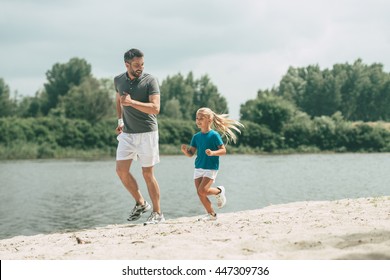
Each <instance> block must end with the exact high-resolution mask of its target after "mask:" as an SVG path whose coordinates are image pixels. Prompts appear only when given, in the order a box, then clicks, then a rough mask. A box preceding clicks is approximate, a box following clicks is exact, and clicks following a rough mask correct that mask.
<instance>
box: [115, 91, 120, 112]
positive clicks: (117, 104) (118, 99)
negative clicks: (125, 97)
mask: <svg viewBox="0 0 390 280" xmlns="http://www.w3.org/2000/svg"><path fill="white" fill-rule="evenodd" d="M115 101H116V117H117V118H118V119H121V118H122V105H121V97H120V95H119V92H117V93H116V99H115Z"/></svg>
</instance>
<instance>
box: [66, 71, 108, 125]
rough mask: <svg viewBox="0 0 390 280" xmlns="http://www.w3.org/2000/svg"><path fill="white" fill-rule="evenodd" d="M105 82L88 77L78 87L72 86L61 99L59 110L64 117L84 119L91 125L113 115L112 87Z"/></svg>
mask: <svg viewBox="0 0 390 280" xmlns="http://www.w3.org/2000/svg"><path fill="white" fill-rule="evenodd" d="M108 86H109V85H108V84H107V83H106V81H104V80H103V81H99V80H97V79H95V78H92V77H89V78H87V79H84V81H83V82H82V83H81V84H80V85H79V86H73V87H72V88H70V90H69V92H68V93H67V94H66V95H64V96H62V97H61V100H60V105H59V109H60V110H63V112H64V113H65V117H67V118H72V119H84V120H87V121H89V122H91V123H95V122H98V121H100V120H102V119H103V118H106V117H109V116H111V115H113V108H114V94H115V92H114V91H113V86H112V87H111V88H107V87H108Z"/></svg>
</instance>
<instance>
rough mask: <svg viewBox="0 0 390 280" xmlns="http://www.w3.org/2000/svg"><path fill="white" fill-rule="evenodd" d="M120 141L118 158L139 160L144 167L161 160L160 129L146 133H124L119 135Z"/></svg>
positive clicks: (117, 152) (117, 151)
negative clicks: (159, 146)
mask: <svg viewBox="0 0 390 280" xmlns="http://www.w3.org/2000/svg"><path fill="white" fill-rule="evenodd" d="M117 139H118V141H119V143H118V148H117V150H116V160H129V159H132V160H138V159H139V161H140V162H141V166H142V167H150V166H154V165H155V164H156V163H159V162H160V155H159V149H158V131H152V132H145V133H124V132H122V133H121V134H119V135H118V137H117Z"/></svg>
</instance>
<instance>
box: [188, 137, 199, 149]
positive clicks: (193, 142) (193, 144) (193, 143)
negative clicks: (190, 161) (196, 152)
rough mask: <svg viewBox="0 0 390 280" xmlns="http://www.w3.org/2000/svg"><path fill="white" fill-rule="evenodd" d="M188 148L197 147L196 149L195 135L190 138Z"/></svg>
mask: <svg viewBox="0 0 390 280" xmlns="http://www.w3.org/2000/svg"><path fill="white" fill-rule="evenodd" d="M190 146H191V147H194V148H197V147H196V138H195V135H194V136H192V139H191V143H190Z"/></svg>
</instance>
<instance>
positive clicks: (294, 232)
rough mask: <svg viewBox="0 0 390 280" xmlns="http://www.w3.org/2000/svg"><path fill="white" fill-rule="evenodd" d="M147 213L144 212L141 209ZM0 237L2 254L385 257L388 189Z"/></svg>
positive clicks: (388, 253)
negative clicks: (213, 215) (201, 215)
mask: <svg viewBox="0 0 390 280" xmlns="http://www.w3.org/2000/svg"><path fill="white" fill-rule="evenodd" d="M145 218H146V217H145ZM196 219H197V217H183V218H178V219H170V220H169V219H168V220H167V221H166V223H164V224H159V225H149V226H143V225H142V224H123V225H111V226H107V227H101V228H95V229H89V230H82V231H76V232H70V233H69V232H67V233H55V234H47V235H43V234H41V235H35V236H17V237H13V238H10V239H3V240H0V259H1V260H31V259H34V260H37V259H38V260H40V259H43V260H81V259H87V260H100V259H102V260H124V259H126V260H129V259H130V260H146V259H150V260H153V259H154V260H175V259H176V260H179V259H180V260H191V259H192V260H202V259H208V260H255V259H263V260H334V259H348V260H357V259H364V260H370V259H382V260H383V259H385V260H386V259H387V260H389V259H390V196H385V197H376V198H359V199H343V200H338V201H314V202H294V203H289V204H283V205H272V206H268V207H265V208H262V209H258V210H249V211H242V212H236V213H226V214H220V215H219V218H218V220H217V221H212V222H198V221H196Z"/></svg>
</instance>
